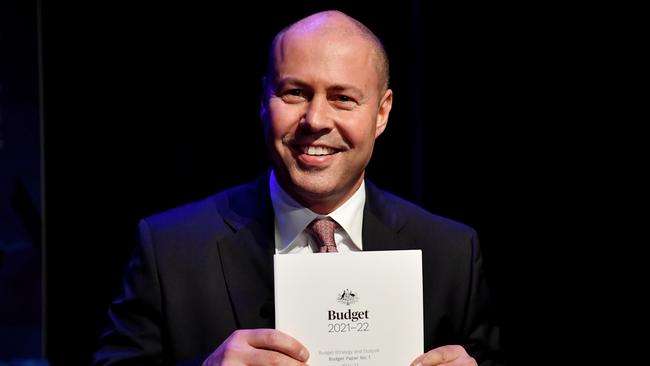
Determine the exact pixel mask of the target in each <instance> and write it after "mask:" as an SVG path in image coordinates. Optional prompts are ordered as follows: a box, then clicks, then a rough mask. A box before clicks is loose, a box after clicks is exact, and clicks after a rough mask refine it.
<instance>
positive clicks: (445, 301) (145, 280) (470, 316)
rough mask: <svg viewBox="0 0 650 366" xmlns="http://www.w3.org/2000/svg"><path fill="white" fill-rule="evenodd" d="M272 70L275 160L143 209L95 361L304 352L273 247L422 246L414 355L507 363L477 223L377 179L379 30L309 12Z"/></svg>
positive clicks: (215, 359)
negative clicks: (251, 176)
mask: <svg viewBox="0 0 650 366" xmlns="http://www.w3.org/2000/svg"><path fill="white" fill-rule="evenodd" d="M264 85H265V92H264V96H263V100H262V107H261V112H260V116H261V119H262V120H263V124H264V134H265V138H266V142H267V146H268V149H269V153H270V155H271V158H272V162H273V169H272V170H271V171H270V172H269V174H266V175H264V176H263V177H260V178H259V179H258V180H256V181H255V182H252V183H249V184H246V185H243V186H239V187H235V188H232V189H230V190H227V191H225V192H221V193H218V194H216V195H214V196H212V197H209V198H207V199H205V200H202V201H199V202H194V203H190V204H188V205H185V206H183V207H179V208H176V209H172V210H170V211H167V212H164V213H161V214H157V215H154V216H152V217H149V218H146V219H144V220H142V221H141V223H140V242H139V245H138V246H137V248H136V251H135V253H134V256H133V258H132V260H131V263H130V265H129V267H128V269H127V272H126V276H125V281H124V292H123V294H122V295H121V296H120V297H119V298H117V299H116V300H115V301H114V302H113V304H112V305H111V307H110V310H109V316H110V319H109V325H108V328H107V330H106V331H105V333H104V334H103V336H102V338H101V339H100V345H99V349H98V350H97V352H96V354H95V359H94V363H95V364H96V365H118V364H119V365H136V364H137V365H142V364H160V363H162V364H179V363H183V364H203V365H206V366H208V365H304V364H306V363H308V362H309V350H307V349H306V348H305V347H304V346H303V345H302V344H301V343H300V340H299V339H295V338H293V337H292V336H291V335H289V334H284V333H282V332H280V331H277V330H275V329H273V328H274V319H273V262H272V257H273V255H274V254H276V253H279V254H287V255H289V254H298V253H299V254H305V255H308V254H311V253H313V252H344V251H361V250H364V251H367V250H400V249H421V250H422V260H423V282H424V322H425V324H424V329H425V339H424V344H425V347H426V348H425V349H426V350H427V351H428V352H426V353H425V354H423V355H421V356H419V357H417V358H416V359H415V360H413V363H412V364H413V365H449V366H452V365H476V364H477V363H478V364H480V365H497V364H500V363H499V361H498V358H499V357H500V346H499V339H498V338H499V332H498V327H497V326H496V325H495V324H494V323H493V322H492V320H491V318H490V308H489V305H490V303H489V298H488V294H487V286H486V284H485V279H484V275H483V269H482V259H481V254H480V250H479V246H478V242H477V239H476V234H475V232H474V230H472V229H471V228H469V227H467V226H465V225H463V224H460V223H456V222H453V221H450V220H447V219H444V218H442V217H439V216H435V215H432V214H430V213H428V212H426V211H424V210H423V209H421V208H419V207H417V206H415V205H413V204H411V203H408V202H406V201H404V200H402V199H400V198H398V197H395V196H393V195H391V194H389V193H386V192H384V191H381V190H380V189H378V188H377V187H375V186H374V185H373V184H372V183H370V182H368V181H367V180H366V179H365V169H366V166H367V165H368V162H369V161H370V157H371V155H372V151H373V147H374V143H375V139H376V138H377V137H378V136H379V135H380V134H381V133H383V132H384V130H385V129H386V126H387V122H388V116H389V113H390V110H391V107H392V102H393V92H392V90H390V89H389V88H388V60H387V57H386V52H385V50H384V48H383V46H382V44H381V42H379V40H378V39H377V37H376V36H375V35H374V34H373V33H372V32H371V31H370V30H368V29H367V28H366V27H365V26H364V25H362V24H361V23H359V22H358V21H356V20H354V19H352V18H350V17H348V16H347V15H345V14H343V13H341V12H337V11H328V12H322V13H317V14H314V15H311V16H309V17H307V18H304V19H302V20H300V21H299V22H297V23H294V24H292V25H291V26H289V27H287V28H285V29H284V30H283V31H281V32H280V33H279V34H278V35H277V36H276V37H275V39H274V41H273V44H272V47H271V52H270V61H269V67H268V72H267V75H266V76H265V78H264ZM323 232H326V233H328V235H329V238H330V239H327V238H326V237H325V236H319V235H320V234H319V233H323Z"/></svg>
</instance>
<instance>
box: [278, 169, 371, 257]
mask: <svg viewBox="0 0 650 366" xmlns="http://www.w3.org/2000/svg"><path fill="white" fill-rule="evenodd" d="M269 187H270V192H271V203H272V204H273V212H274V213H275V252H276V253H278V254H289V253H291V254H294V253H314V252H318V244H316V242H315V241H314V239H313V238H312V237H311V235H309V234H307V233H306V232H305V228H306V227H307V225H308V224H309V223H310V222H312V221H313V220H314V219H315V218H317V217H330V218H332V219H333V220H334V221H336V222H337V223H338V224H339V227H337V228H336V230H335V231H334V241H335V242H336V247H337V250H338V251H339V252H350V251H355V252H356V251H361V250H363V243H362V242H361V231H362V230H361V229H362V227H363V206H364V205H365V203H366V185H365V182H363V181H362V182H361V186H359V189H357V191H356V192H355V193H354V194H353V195H352V197H350V198H349V199H348V200H347V201H345V203H343V204H342V205H341V206H340V207H339V208H337V209H336V210H334V212H331V213H330V214H328V215H320V214H317V213H316V212H314V211H312V210H310V209H308V208H306V207H303V206H302V205H300V204H299V203H298V202H296V200H294V199H293V198H292V197H291V196H290V195H289V194H288V193H287V192H286V191H285V190H284V189H282V187H281V186H280V184H279V183H278V181H277V179H276V178H275V172H273V171H271V177H270V178H269Z"/></svg>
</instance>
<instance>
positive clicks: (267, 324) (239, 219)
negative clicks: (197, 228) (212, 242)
mask: <svg viewBox="0 0 650 366" xmlns="http://www.w3.org/2000/svg"><path fill="white" fill-rule="evenodd" d="M265 177H266V178H267V179H264V178H265ZM227 206H228V207H227V208H225V209H222V211H223V216H224V220H225V222H226V224H227V225H228V226H229V227H230V228H231V229H232V231H233V232H232V233H231V234H230V235H226V236H224V237H222V238H220V239H219V242H218V245H219V253H220V256H221V265H222V268H223V275H224V279H225V282H226V286H227V288H228V292H229V295H230V300H231V304H232V307H233V312H234V314H235V318H236V321H237V327H238V328H273V327H274V326H275V324H274V323H275V320H274V310H273V309H274V304H273V254H274V248H275V245H274V239H273V237H274V235H273V213H272V212H273V211H272V208H271V203H270V198H269V195H268V175H265V176H263V177H262V178H260V179H258V180H257V181H256V182H253V183H251V184H250V185H249V186H246V187H245V188H244V189H241V190H237V191H234V192H233V193H231V194H229V196H228V200H227Z"/></svg>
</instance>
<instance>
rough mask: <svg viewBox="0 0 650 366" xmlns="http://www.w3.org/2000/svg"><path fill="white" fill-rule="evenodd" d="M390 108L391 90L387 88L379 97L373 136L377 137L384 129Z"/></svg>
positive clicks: (391, 102)
mask: <svg viewBox="0 0 650 366" xmlns="http://www.w3.org/2000/svg"><path fill="white" fill-rule="evenodd" d="M391 108H393V91H392V90H391V89H387V90H386V92H385V93H384V96H383V97H382V98H381V102H379V110H378V111H377V126H376V128H375V138H377V137H379V135H381V134H382V132H384V130H385V129H386V124H388V115H389V114H390V110H391Z"/></svg>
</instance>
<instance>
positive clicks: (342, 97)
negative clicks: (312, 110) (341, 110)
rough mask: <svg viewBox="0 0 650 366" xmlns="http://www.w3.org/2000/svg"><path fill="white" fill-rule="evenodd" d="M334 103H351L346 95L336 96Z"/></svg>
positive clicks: (350, 99)
mask: <svg viewBox="0 0 650 366" xmlns="http://www.w3.org/2000/svg"><path fill="white" fill-rule="evenodd" d="M336 101H337V102H352V98H350V97H348V96H347V95H337V96H336Z"/></svg>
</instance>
